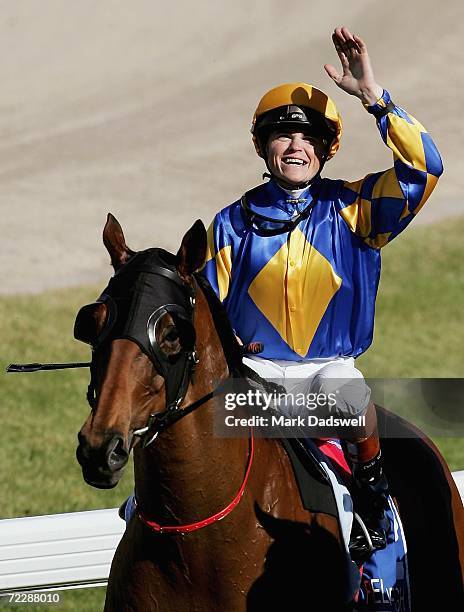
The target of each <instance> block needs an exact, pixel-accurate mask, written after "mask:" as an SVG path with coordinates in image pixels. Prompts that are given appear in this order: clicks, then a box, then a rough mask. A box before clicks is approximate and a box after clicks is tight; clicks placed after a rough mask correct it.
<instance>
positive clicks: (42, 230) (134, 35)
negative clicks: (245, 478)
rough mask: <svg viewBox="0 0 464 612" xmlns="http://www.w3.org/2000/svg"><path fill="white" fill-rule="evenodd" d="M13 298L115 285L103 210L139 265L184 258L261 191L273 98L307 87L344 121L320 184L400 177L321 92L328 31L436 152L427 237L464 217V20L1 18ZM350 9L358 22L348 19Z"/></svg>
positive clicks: (209, 11) (293, 12)
mask: <svg viewBox="0 0 464 612" xmlns="http://www.w3.org/2000/svg"><path fill="white" fill-rule="evenodd" d="M0 7H1V18H0V54H1V58H2V60H1V81H2V87H1V92H2V93H1V98H0V212H1V217H0V218H1V226H2V241H1V246H0V249H1V261H2V270H3V274H2V280H1V284H0V287H1V292H3V293H10V294H11V293H18V292H20V293H24V292H38V291H41V290H44V289H46V288H50V287H59V286H71V285H77V284H80V283H84V282H89V281H96V280H100V279H106V278H107V277H108V256H107V254H106V251H105V250H104V248H103V245H102V243H101V230H102V227H103V224H104V220H105V218H106V213H107V212H108V211H111V212H113V213H114V214H115V215H116V216H117V217H118V218H119V220H120V221H121V223H122V225H123V227H124V228H125V231H126V237H127V239H128V243H129V245H130V246H132V247H133V248H134V249H137V250H138V249H141V248H145V247H148V246H155V245H156V246H164V247H167V248H169V249H172V250H173V249H177V246H178V244H179V241H180V238H181V236H182V235H183V233H184V231H185V230H186V229H187V228H188V227H189V225H190V224H191V223H192V222H193V221H194V220H195V219H196V218H198V217H200V218H202V219H203V220H204V222H205V223H206V224H208V223H209V222H210V220H211V218H212V216H213V214H214V212H215V211H216V210H218V209H220V208H222V207H223V206H225V205H226V204H228V203H230V202H232V201H234V200H235V199H236V198H237V197H238V196H240V195H241V194H242V193H243V191H244V190H246V189H249V188H251V187H252V186H253V185H255V184H257V183H258V182H260V180H261V173H262V171H263V170H264V166H263V164H262V162H261V161H260V160H258V158H257V157H256V155H255V153H254V149H253V146H252V144H251V139H250V134H249V127H250V123H251V117H252V114H253V111H254V108H255V106H256V103H257V101H258V100H259V98H260V97H261V95H262V93H264V91H266V90H267V89H269V88H270V87H272V86H274V85H276V84H278V83H280V82H286V81H292V80H305V81H309V82H311V83H313V84H315V85H317V86H319V87H321V88H322V89H324V90H325V91H327V93H328V94H329V95H330V96H332V97H333V98H334V99H335V101H336V103H337V104H338V106H339V109H340V112H341V114H342V116H343V119H344V125H345V132H344V135H343V139H342V147H341V149H340V152H339V153H338V154H337V157H336V158H335V159H334V160H333V161H332V162H331V163H330V164H329V165H328V166H327V167H326V170H325V175H326V176H332V177H334V178H347V179H356V178H360V177H361V176H363V175H364V174H366V173H367V172H373V171H377V170H382V169H384V168H386V167H388V166H389V165H390V163H391V158H390V154H389V151H388V150H387V149H386V147H384V145H383V144H382V143H381V141H380V138H379V136H378V133H377V130H376V127H375V122H374V120H373V119H372V117H370V116H369V115H368V114H367V113H366V112H365V111H364V110H363V108H362V106H361V105H360V103H359V102H358V101H357V100H356V99H354V98H351V97H349V96H347V95H346V94H345V93H343V92H342V91H340V90H338V89H337V87H336V86H335V84H334V83H332V81H331V80H330V79H329V78H328V77H327V76H326V74H325V72H324V69H323V64H324V63H326V62H328V63H332V64H334V65H336V66H337V67H338V59H337V57H336V54H335V51H334V49H333V46H332V42H331V38H330V35H331V32H332V30H333V28H334V27H335V26H337V25H341V24H345V25H347V26H348V27H350V28H351V29H352V30H353V31H354V32H356V33H358V34H359V35H360V36H361V37H363V38H364V40H365V41H366V42H367V44H368V48H369V51H370V54H371V57H372V60H373V66H374V70H375V74H376V77H377V80H378V82H379V83H380V84H381V85H383V86H385V87H386V88H387V89H389V91H390V92H391V94H392V97H393V99H394V100H395V101H396V102H397V103H398V104H399V105H401V106H403V107H404V108H406V109H407V110H408V111H409V112H410V113H411V114H413V115H414V116H415V117H416V118H417V119H419V121H421V123H423V124H424V125H425V126H426V128H427V129H428V130H429V132H430V133H431V134H432V136H433V137H434V139H435V141H436V142H437V144H438V146H439V148H440V150H441V152H442V155H443V158H444V162H445V174H444V176H443V178H442V179H441V181H440V184H439V186H438V188H437V190H436V192H435V193H434V194H433V196H432V198H431V200H430V201H429V203H428V204H427V205H426V207H425V208H424V210H423V211H422V212H421V213H420V215H419V217H418V219H417V221H416V222H417V223H420V222H422V223H423V222H431V221H435V220H437V219H440V218H442V217H444V216H448V215H451V214H462V213H463V211H464V209H463V207H462V204H461V195H460V194H461V192H462V191H463V187H464V173H463V172H462V169H461V167H462V161H461V150H460V149H461V146H462V145H461V133H462V127H461V122H462V119H461V115H462V108H461V95H460V93H461V91H460V90H462V82H463V80H464V79H463V76H464V75H463V63H462V60H461V58H460V55H461V53H460V50H461V45H462V42H461V40H462V35H461V34H462V23H463V20H464V4H463V3H461V2H458V0H449V1H448V2H446V3H437V2H436V1H433V0H412V1H411V2H409V3H406V4H405V3H403V2H400V1H399V0H392V1H391V2H388V3H373V2H369V1H368V0H357V1H356V2H355V3H354V2H352V3H347V2H342V1H341V0H333V1H332V2H323V1H322V0H315V1H313V2H308V1H307V0H305V1H302V0H295V1H294V2H292V3H283V2H277V1H275V0H267V1H265V0H255V1H254V2H247V1H245V0H235V1H234V2H225V1H224V0H220V1H219V2H214V1H213V0H206V1H200V2H196V3H192V2H188V1H187V0H180V1H177V2H173V3H164V2H163V3H161V2H159V1H158V0H155V1H153V0H150V1H148V0H146V1H142V0H138V1H134V2H131V3H127V2H125V1H124V0H108V1H106V2H102V3H95V2H90V0H80V2H62V1H61V0H42V2H40V3H39V2H37V3H33V2H28V1H26V0H18V1H16V2H6V1H3V2H1V3H0ZM354 7H355V8H354Z"/></svg>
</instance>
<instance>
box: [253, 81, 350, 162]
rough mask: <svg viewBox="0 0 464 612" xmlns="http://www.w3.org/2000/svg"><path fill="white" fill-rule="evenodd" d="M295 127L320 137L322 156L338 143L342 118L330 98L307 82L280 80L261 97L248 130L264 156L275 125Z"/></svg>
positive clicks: (333, 150) (328, 153)
mask: <svg viewBox="0 0 464 612" xmlns="http://www.w3.org/2000/svg"><path fill="white" fill-rule="evenodd" d="M284 127H297V128H301V129H304V130H305V131H308V132H309V133H311V135H313V136H314V137H316V138H319V139H320V140H322V141H323V142H324V143H325V144H326V147H327V154H326V159H330V158H331V157H333V156H334V155H335V153H336V152H337V151H338V148H339V146H340V138H341V135H342V129H343V128H342V120H341V117H340V115H339V114H338V110H337V107H336V106H335V103H334V102H333V100H331V99H330V98H329V96H327V95H326V94H325V93H324V92H322V91H320V89H317V88H316V87H313V86H312V85H308V83H284V84H283V85H279V86H277V87H274V88H273V89H271V90H270V91H268V92H267V93H265V94H264V96H263V97H262V98H261V100H260V102H259V104H258V106H257V108H256V110H255V114H254V115H253V123H252V126H251V133H252V134H253V143H254V145H255V149H256V152H257V153H258V155H259V156H260V157H262V158H263V159H265V151H266V143H267V140H268V138H269V136H270V134H271V132H273V131H274V130H276V129H279V128H284Z"/></svg>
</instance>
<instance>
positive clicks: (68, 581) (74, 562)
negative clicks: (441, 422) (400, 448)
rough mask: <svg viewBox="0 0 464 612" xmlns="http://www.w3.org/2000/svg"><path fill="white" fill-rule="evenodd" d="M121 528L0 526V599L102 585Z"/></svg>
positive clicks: (463, 480)
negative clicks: (20, 593)
mask: <svg viewBox="0 0 464 612" xmlns="http://www.w3.org/2000/svg"><path fill="white" fill-rule="evenodd" d="M453 476H454V479H455V481H456V484H457V486H458V489H459V492H460V494H461V497H462V498H463V501H464V470H462V471H460V472H454V473H453ZM124 528H125V524H124V521H122V520H121V519H120V518H119V516H118V512H117V509H116V508H112V509H108V510H93V511H90V512H71V513H69V514H52V515H48V516H32V517H25V518H16V519H5V520H2V521H0V595H5V594H6V593H15V592H18V591H46V590H53V591H57V590H61V589H70V588H84V587H91V586H102V585H105V584H106V583H107V580H108V574H109V570H110V565H111V560H112V558H113V555H114V551H115V548H116V546H117V545H118V542H119V540H120V539H121V536H122V534H123V532H124Z"/></svg>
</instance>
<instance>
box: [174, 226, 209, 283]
mask: <svg viewBox="0 0 464 612" xmlns="http://www.w3.org/2000/svg"><path fill="white" fill-rule="evenodd" d="M205 257H206V229H205V226H204V225H203V222H202V221H201V220H200V219H198V220H197V221H195V223H194V224H193V225H192V227H191V228H190V229H189V231H188V232H187V233H186V234H185V236H184V237H183V238H182V244H181V245H180V249H179V250H178V252H177V262H176V268H177V271H178V272H179V274H180V275H181V276H182V278H185V279H187V278H188V277H189V276H191V275H192V274H193V273H194V272H195V270H198V268H201V266H202V265H203V264H204V263H205Z"/></svg>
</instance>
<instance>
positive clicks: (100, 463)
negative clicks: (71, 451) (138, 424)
mask: <svg viewBox="0 0 464 612" xmlns="http://www.w3.org/2000/svg"><path fill="white" fill-rule="evenodd" d="M77 437H78V440H79V445H78V447H77V449H76V458H77V460H78V462H79V464H80V465H81V467H82V475H83V477H84V480H85V481H86V482H87V484H89V485H91V486H92V487H96V488H98V489H111V488H113V487H115V486H116V485H117V484H118V482H119V480H120V478H121V476H122V474H123V471H124V467H125V466H126V463H127V461H128V459H129V452H128V451H127V450H126V449H125V447H124V438H123V437H122V436H121V435H111V436H109V437H108V438H106V439H105V441H104V442H103V443H102V444H101V445H99V446H91V445H90V444H89V442H88V440H87V439H86V437H85V436H84V435H83V434H82V433H79V434H78V436H77Z"/></svg>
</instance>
